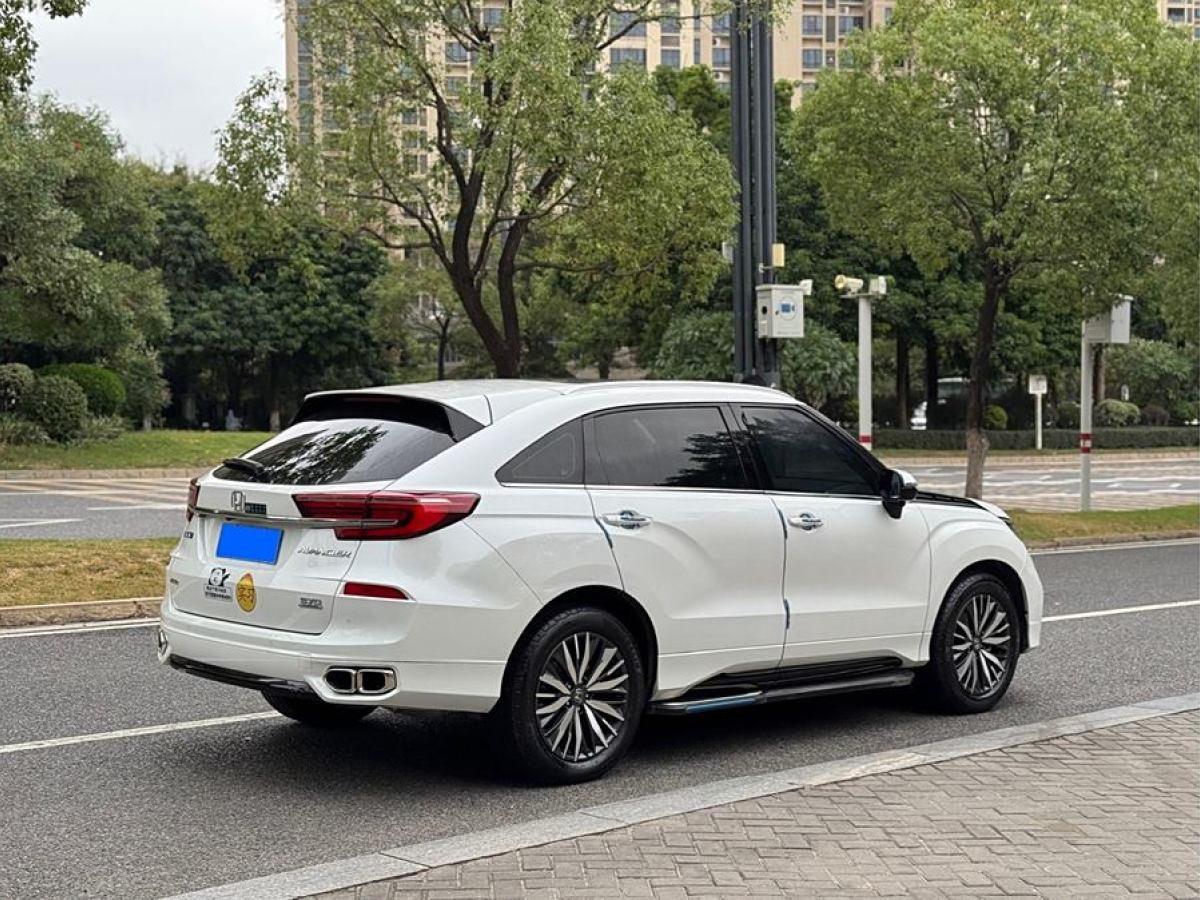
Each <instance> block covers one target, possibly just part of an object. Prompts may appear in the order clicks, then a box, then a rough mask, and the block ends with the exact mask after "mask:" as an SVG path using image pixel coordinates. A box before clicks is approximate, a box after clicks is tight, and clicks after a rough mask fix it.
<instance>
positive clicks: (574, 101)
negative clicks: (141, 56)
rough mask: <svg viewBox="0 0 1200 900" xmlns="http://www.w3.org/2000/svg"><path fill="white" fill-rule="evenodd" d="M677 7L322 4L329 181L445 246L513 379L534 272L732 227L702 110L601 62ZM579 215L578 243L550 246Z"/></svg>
mask: <svg viewBox="0 0 1200 900" xmlns="http://www.w3.org/2000/svg"><path fill="white" fill-rule="evenodd" d="M618 10H619V11H620V14H618ZM668 11H669V5H668V4H665V3H663V2H660V0H636V2H634V3H629V4H622V3H608V2H597V0H524V2H521V3H514V4H510V5H509V6H508V8H507V9H506V10H505V11H504V19H503V23H502V24H501V25H495V24H492V20H491V19H489V18H484V17H483V16H482V13H481V11H480V10H479V9H478V8H476V7H475V6H473V5H472V4H470V3H466V4H463V3H441V2H437V3H434V2H424V0H312V2H311V3H310V4H308V7H307V10H306V18H305V21H304V22H302V23H301V29H300V30H301V37H302V40H304V41H306V42H307V43H308V44H309V45H310V46H311V48H312V49H313V51H314V58H315V60H316V72H317V78H316V82H317V97H318V99H319V103H318V104H317V107H310V108H309V109H308V110H307V111H306V110H305V109H304V108H303V104H302V109H301V116H302V117H305V118H311V119H312V120H313V121H314V122H315V121H317V120H318V119H319V120H320V124H321V125H322V133H323V139H324V143H323V145H322V148H321V149H322V150H323V151H325V152H323V153H322V154H321V156H320V160H321V163H322V174H321V175H320V176H319V177H318V179H317V180H318V181H319V183H321V184H323V185H327V186H331V187H333V188H334V189H335V191H334V193H333V194H331V196H330V198H329V200H330V202H331V204H332V206H334V207H335V208H338V209H339V210H342V211H344V214H346V215H347V216H349V217H351V218H352V220H353V221H356V222H358V223H361V224H362V225H363V226H364V227H366V228H368V229H370V230H371V231H372V233H374V234H375V235H376V236H377V237H378V238H379V239H380V240H381V241H382V242H383V243H385V244H386V245H387V246H389V247H392V248H396V249H403V250H411V249H422V250H425V251H427V252H428V253H430V254H431V255H432V256H433V258H434V259H436V260H437V262H438V263H439V264H440V265H441V266H442V268H443V269H444V270H445V272H446V274H447V276H448V278H449V280H450V283H451V284H452V285H453V288H454V291H455V293H456V295H457V297H458V300H459V302H460V304H461V306H462V309H463V312H464V314H465V316H466V318H467V319H468V321H469V322H470V323H471V325H472V327H473V328H474V329H475V331H476V332H477V333H478V335H479V338H480V340H481V341H482V343H483V345H484V347H485V349H486V352H487V354H488V356H489V358H490V359H491V361H492V364H493V366H494V368H495V371H496V374H498V375H500V376H503V377H513V376H516V375H518V374H519V373H520V372H521V370H522V355H523V352H524V349H525V348H524V343H523V341H522V316H523V312H524V309H525V306H524V304H525V302H526V301H527V300H528V291H527V290H526V283H525V281H524V279H523V276H525V275H527V274H530V273H534V272H538V271H546V270H569V271H573V272H583V271H593V272H606V273H608V274H609V275H610V276H611V275H616V274H620V273H625V272H633V273H637V272H643V271H649V270H658V271H661V270H662V269H664V268H665V267H667V266H669V265H670V263H671V248H672V247H676V248H677V247H678V246H679V245H680V244H681V243H685V242H686V243H688V244H690V245H691V246H696V245H697V244H698V243H700V242H702V241H704V242H708V244H709V247H710V248H711V249H715V247H716V245H717V244H718V243H719V241H720V239H721V237H723V236H724V234H725V233H727V231H728V229H729V227H731V224H732V221H733V216H734V207H733V202H732V198H733V190H734V187H733V182H732V178H731V176H730V172H729V166H728V164H727V162H726V161H725V160H724V159H722V158H721V156H720V154H719V153H718V152H717V151H716V150H714V149H713V147H712V146H711V145H710V144H709V143H708V141H707V140H706V139H705V138H704V137H703V136H702V135H700V134H699V133H697V130H696V128H695V127H694V125H693V123H692V121H691V120H690V119H689V118H688V117H686V116H684V115H683V114H681V113H678V112H675V111H673V110H671V109H670V108H669V107H668V105H667V104H666V103H664V101H663V100H662V98H661V97H660V96H659V95H658V94H657V93H656V92H655V91H654V89H653V87H652V85H651V83H650V81H649V79H648V77H647V76H646V75H645V74H644V73H640V74H639V73H634V72H632V71H628V70H623V71H618V72H615V73H612V74H611V75H609V76H603V77H602V76H599V75H597V74H596V68H597V66H598V64H599V63H600V62H601V59H602V56H604V55H606V54H607V51H608V48H609V47H610V45H611V44H612V43H613V42H614V41H616V40H618V39H619V38H620V37H621V36H623V35H624V34H627V33H628V32H629V31H630V30H632V29H634V28H635V27H637V26H638V25H639V24H640V23H642V22H645V21H646V20H647V19H651V18H656V17H658V16H660V15H663V14H667V13H668ZM440 35H444V36H445V37H446V44H445V46H444V47H443V46H442V42H441V40H440V38H439V37H438V36H440ZM456 59H459V60H466V59H471V60H472V61H473V66H472V75H471V78H470V80H469V81H468V80H467V79H466V78H463V77H460V76H456V75H450V76H449V77H448V76H447V60H451V61H453V60H456ZM317 108H319V112H320V115H319V116H318V115H317V114H316V109H317ZM422 118H424V120H425V121H424V124H421V121H422ZM405 122H408V123H410V124H409V127H397V123H405ZM572 227H574V228H575V233H574V235H573V237H572V238H571V239H570V244H571V245H572V246H574V247H576V248H581V249H582V251H583V252H582V254H581V255H580V256H573V257H572V258H570V259H565V258H562V257H557V256H550V257H549V258H547V257H542V256H539V255H538V252H537V251H539V250H540V251H549V252H551V253H553V249H554V247H556V246H562V245H561V244H560V243H558V242H556V241H555V240H553V238H554V236H555V232H562V231H565V230H568V229H571V228H572ZM539 238H545V240H539ZM610 238H611V239H610ZM585 243H586V246H583V245H584V244H585ZM489 291H494V296H495V302H494V304H493V303H491V302H489V300H488V295H489ZM522 292H524V293H522Z"/></svg>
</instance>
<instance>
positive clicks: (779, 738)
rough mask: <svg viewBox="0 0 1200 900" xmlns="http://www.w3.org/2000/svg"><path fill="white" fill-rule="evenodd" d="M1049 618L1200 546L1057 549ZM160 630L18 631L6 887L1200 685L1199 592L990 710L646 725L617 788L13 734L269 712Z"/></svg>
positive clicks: (366, 737)
mask: <svg viewBox="0 0 1200 900" xmlns="http://www.w3.org/2000/svg"><path fill="white" fill-rule="evenodd" d="M1038 560H1039V569H1040V570H1041V572H1042V576H1043V579H1044V581H1045V583H1046V587H1047V609H1046V612H1047V615H1049V616H1056V615H1064V614H1072V613H1079V612H1086V611H1104V610H1113V609H1116V608H1123V607H1128V606H1131V605H1141V604H1153V603H1166V602H1171V601H1180V600H1197V599H1198V598H1200V544H1196V543H1194V542H1193V543H1186V544H1171V545H1160V546H1154V545H1151V546H1139V547H1135V548H1128V549H1105V550H1102V551H1088V552H1069V553H1062V552H1060V553H1054V554H1047V555H1040V556H1039V557H1038ZM152 635H153V631H152V629H151V628H145V627H141V628H135V629H129V630H113V631H102V632H93V633H74V634H54V635H50V636H37V637H30V636H21V637H0V685H2V686H3V696H4V703H3V705H2V706H0V710H2V711H0V797H3V802H2V803H0V834H3V835H4V840H3V841H0V896H2V897H19V898H27V897H28V898H42V897H45V898H63V897H84V896H86V897H121V898H137V897H161V896H165V895H169V894H173V893H177V892H181V891H184V890H191V889H196V888H200V887H206V886H211V885H216V884H223V883H227V882H230V881H235V880H240V879H244V878H249V877H253V876H256V875H264V874H270V873H274V872H279V871H284V870H288V869H293V868H297V867H300V866H306V865H311V864H314V863H320V862H326V861H330V860H335V859H340V858H344V857H348V856H353V855H357V854H362V853H368V852H371V851H375V850H380V849H384V848H387V847H392V846H396V845H398V844H403V843H411V842H415V841H419V840H424V839H431V838H436V837H444V836H448V835H453V834H458V833H463V832H467V831H473V830H476V829H480V828H487V827H491V826H495V825H501V824H506V823H512V822H519V821H523V820H527V819H532V818H537V817H540V816H546V815H552V814H556V813H561V812H566V811H569V810H572V809H577V808H580V807H583V806H588V805H593V804H597V803H602V802H607V801H612V800H619V799H625V798H629V797H634V796H639V795H642V794H647V793H653V792H657V791H662V790H668V789H671V788H676V787H683V786H687V785H692V784H697V783H702V782H706V781H710V780H714V779H720V778H728V777H731V776H736V775H742V774H752V773H758V772H767V771H772V770H776V769H781V768H785V767H789V766H798V765H805V764H810V763H816V762H821V761H826V760H832V759H838V758H842V757H846V756H852V755H855V754H861V753H869V752H874V751H880V750H885V749H892V748H898V747H904V746H908V745H913V744H918V743H923V742H926V741H930V740H937V739H941V738H947V737H954V736H960V735H964V734H969V733H973V732H980V731H988V730H992V729H995V728H1001V727H1005V726H1008V725H1016V724H1022V723H1029V722H1036V721H1041V720H1044V719H1049V718H1054V717H1058V716H1065V715H1071V714H1075V713H1079V712H1085V711H1089V710H1095V709H1101V708H1105V707H1110V706H1117V705H1121V704H1126V703H1133V702H1138V701H1143V700H1149V699H1153V698H1158V697H1166V696H1174V695H1179V694H1184V693H1189V692H1193V691H1197V690H1200V659H1198V657H1197V648H1198V647H1200V642H1198V641H1197V638H1198V637H1200V607H1198V606H1195V605H1192V606H1184V607H1174V608H1168V609H1158V610H1153V611H1142V612H1136V613H1129V614H1116V615H1103V616H1097V617H1087V618H1076V619H1070V620H1063V621H1057V622H1049V623H1047V624H1046V626H1045V632H1044V644H1043V647H1042V649H1040V650H1038V651H1037V652H1035V653H1033V654H1030V655H1028V656H1026V657H1024V658H1023V659H1022V660H1021V664H1020V666H1019V668H1018V671H1017V677H1016V680H1015V682H1014V685H1013V688H1012V690H1011V691H1010V693H1009V695H1008V697H1007V698H1006V699H1005V701H1004V702H1003V703H1002V704H1001V706H1000V707H998V708H997V709H996V710H995V711H993V712H992V713H989V714H987V715H983V716H974V717H944V716H937V715H931V714H928V713H925V712H923V711H921V709H920V707H919V705H918V704H916V703H915V702H914V698H913V697H912V696H911V695H910V694H909V693H908V692H906V691H894V692H886V693H885V692H880V693H874V694H862V695H851V696H846V697H837V698H829V699H825V700H811V701H807V702H803V701H802V702H795V703H786V704H776V705H771V706H765V707H760V708H755V709H748V710H736V711H727V712H723V713H711V714H708V715H703V716H696V717H692V718H686V719H663V718H651V719H649V720H647V722H646V725H645V727H644V730H643V732H642V734H641V736H640V737H639V740H638V742H637V744H636V747H635V749H634V751H633V753H632V755H631V756H630V757H629V758H628V759H627V760H626V761H625V762H624V763H623V764H622V766H620V767H619V768H618V769H617V770H616V771H615V772H614V773H612V775H610V776H609V777H608V778H606V779H604V780H603V781H601V782H598V783H593V784H588V785H581V786H575V787H566V788H553V789H549V788H541V789H535V788H529V787H526V786H523V785H521V784H519V783H515V782H514V781H513V780H511V779H510V778H509V777H508V776H507V775H506V774H505V773H504V772H503V771H502V770H501V769H499V768H498V767H497V766H496V764H495V763H494V761H493V759H492V758H491V756H490V755H489V753H488V750H487V744H486V742H485V741H484V733H483V729H482V727H481V723H480V722H479V720H478V719H476V718H473V717H469V716H455V715H434V714H430V715H422V716H415V715H397V714H385V713H376V714H375V715H373V716H371V717H370V718H369V719H367V720H366V721H365V722H364V723H363V724H362V725H361V726H359V727H356V728H354V729H351V730H348V731H344V732H340V733H329V732H312V731H309V730H307V729H305V728H303V727H302V726H299V725H294V724H291V723H287V722H285V721H284V720H281V719H278V718H264V719H256V720H253V721H241V722H234V723H226V724H219V725H211V726H206V727H198V728H194V729H190V730H181V731H171V732H166V733H155V734H149V735H140V736H138V735H135V736H128V737H123V738H120V739H116V740H104V741H99V742H86V743H66V744H58V745H54V746H50V747H45V748H39V749H24V748H16V749H14V745H18V744H24V743H26V742H30V741H37V740H45V739H58V738H73V737H78V736H88V735H94V734H97V733H102V732H111V731H114V730H119V729H129V728H136V727H140V726H155V725H166V724H170V723H183V722H194V721H196V720H202V719H207V718H213V717H226V716H230V715H236V714H240V713H258V712H262V711H264V710H265V709H266V707H265V704H264V703H263V702H262V701H261V700H260V699H259V698H258V697H257V696H256V695H254V694H252V693H250V692H246V691H242V690H239V689H237V688H232V687H226V686H223V685H217V684H213V683H210V682H205V681H201V680H199V679H196V678H192V677H190V676H186V675H182V674H179V673H176V672H174V671H171V670H169V669H165V668H163V667H161V666H159V665H158V664H157V663H156V662H155V660H154V652H153V646H152V643H153V642H152Z"/></svg>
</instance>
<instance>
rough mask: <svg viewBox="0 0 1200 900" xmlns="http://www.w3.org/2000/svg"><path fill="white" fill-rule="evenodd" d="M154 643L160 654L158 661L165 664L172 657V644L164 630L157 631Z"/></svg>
mask: <svg viewBox="0 0 1200 900" xmlns="http://www.w3.org/2000/svg"><path fill="white" fill-rule="evenodd" d="M154 643H155V645H156V649H157V652H158V661H159V662H160V663H165V662H166V661H167V660H168V659H169V658H170V656H171V642H170V641H168V640H167V633H166V632H165V631H163V630H162V628H159V629H158V630H157V631H156V633H155V635H154Z"/></svg>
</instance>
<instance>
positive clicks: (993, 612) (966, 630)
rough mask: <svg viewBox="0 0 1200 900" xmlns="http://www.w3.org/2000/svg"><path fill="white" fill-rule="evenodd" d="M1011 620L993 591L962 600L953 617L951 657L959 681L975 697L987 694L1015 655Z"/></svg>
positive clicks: (1003, 674)
mask: <svg viewBox="0 0 1200 900" xmlns="http://www.w3.org/2000/svg"><path fill="white" fill-rule="evenodd" d="M1011 634H1012V633H1011V623H1010V621H1009V615H1008V611H1007V610H1006V609H1005V608H1004V605H1003V604H1002V603H1001V602H1000V601H999V600H997V599H996V597H994V596H992V595H990V594H977V595H975V596H974V597H972V598H971V599H970V600H968V601H967V602H966V603H964V604H963V606H962V608H961V609H960V611H959V613H958V615H957V617H956V618H955V621H954V627H953V631H952V635H953V636H952V638H951V642H950V660H951V662H952V664H953V665H954V670H955V674H956V675H957V677H958V683H959V684H960V685H961V686H962V689H963V690H964V691H965V692H966V693H967V694H968V695H970V696H972V697H976V698H979V697H986V696H987V695H988V694H990V693H992V692H993V691H995V690H996V688H997V687H998V686H999V685H1000V684H1001V682H1002V681H1003V680H1004V676H1005V673H1006V672H1007V670H1008V668H1009V665H1010V664H1011V661H1012V658H1013V652H1014V648H1013V646H1012V636H1011Z"/></svg>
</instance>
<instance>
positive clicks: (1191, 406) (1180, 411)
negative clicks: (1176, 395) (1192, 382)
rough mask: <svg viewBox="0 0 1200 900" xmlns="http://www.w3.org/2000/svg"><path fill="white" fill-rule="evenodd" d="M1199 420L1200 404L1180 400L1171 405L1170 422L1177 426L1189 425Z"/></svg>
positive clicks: (1193, 401)
mask: <svg viewBox="0 0 1200 900" xmlns="http://www.w3.org/2000/svg"><path fill="white" fill-rule="evenodd" d="M1197 419H1200V403H1197V402H1196V401H1195V400H1181V401H1179V402H1178V403H1173V404H1172V405H1171V421H1172V422H1175V423H1176V424H1177V425H1190V424H1192V423H1193V422H1195V421H1196V420H1197Z"/></svg>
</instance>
